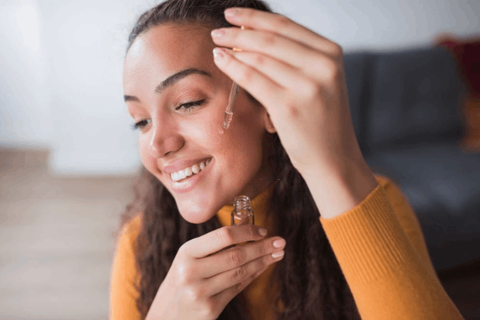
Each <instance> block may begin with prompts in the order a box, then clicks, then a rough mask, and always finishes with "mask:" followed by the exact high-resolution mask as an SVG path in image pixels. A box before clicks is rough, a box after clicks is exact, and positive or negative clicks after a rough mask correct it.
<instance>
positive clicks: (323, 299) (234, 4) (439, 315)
mask: <svg viewBox="0 0 480 320" xmlns="http://www.w3.org/2000/svg"><path fill="white" fill-rule="evenodd" d="M227 8H230V9H228V10H226V9H227ZM225 10H226V11H225ZM240 26H245V27H246V28H245V29H243V30H242V29H241V28H239V27H240ZM213 29H216V32H211V31H212V30H213ZM222 30H223V34H222V33H221V32H218V31H222ZM234 47H235V48H240V49H241V50H242V51H232V50H231V49H224V50H219V49H220V48H234ZM214 48H215V50H214V51H213V53H214V54H213V55H212V50H213V49H214ZM232 81H234V82H235V83H237V84H238V85H239V86H240V88H241V90H240V92H239V96H238V100H237V102H236V106H235V110H234V116H233V120H232V123H231V124H230V127H229V128H228V129H226V130H224V132H223V133H222V130H221V125H222V122H223V117H224V112H225V106H226V104H227V100H228V95H229V91H230V87H231V85H232ZM124 93H125V101H126V104H127V107H128V111H129V113H130V115H131V117H132V119H133V120H134V122H135V128H138V129H139V130H140V134H139V149H140V155H141V160H142V163H143V165H144V171H143V173H142V174H141V176H140V178H139V180H138V183H137V185H136V189H135V191H136V199H135V201H134V202H133V203H132V204H130V205H129V206H128V207H127V211H126V213H125V214H124V216H123V219H122V228H121V229H120V231H121V232H120V236H119V239H118V245H117V251H116V254H115V260H114V265H113V269H112V278H111V310H110V317H111V319H113V320H119V319H148V320H155V319H229V320H231V319H316V320H317V319H360V318H362V319H437V320H438V319H462V317H461V315H460V313H459V312H458V310H457V309H456V307H455V305H454V304H453V303H452V301H451V300H450V299H449V297H448V295H447V294H446V293H445V291H444V290H443V288H442V286H441V284H440V283H439V281H438V278H437V277H436V274H435V271H434V269H433V267H432V264H431V262H430V259H429V256H428V252H427V249H426V247H425V243H424V240H423V236H422V233H421V229H420V227H419V225H418V221H417V220H416V218H415V215H414V213H413V211H412V210H411V208H410V206H409V205H408V203H407V202H406V201H405V199H404V197H403V195H402V193H401V191H400V190H399V189H398V187H397V186H396V185H395V184H394V183H393V182H392V181H391V180H389V179H388V178H386V177H382V176H378V175H374V174H373V173H372V171H371V170H370V168H369V167H368V165H367V163H366V161H365V160H364V158H363V156H362V153H361V151H360V148H359V145H358V142H357V140H356V137H355V134H354V130H353V125H352V122H351V118H350V111H349V105H348V99H347V88H346V83H345V74H344V70H343V56H342V50H341V48H340V46H339V45H338V44H336V43H334V42H332V41H330V40H328V39H326V38H324V37H322V36H320V35H318V34H316V33H314V32H312V31H311V30H309V29H306V28H305V27H303V26H301V25H299V24H297V23H295V22H293V21H291V20H289V19H287V18H286V17H284V16H281V15H278V14H273V13H272V12H271V10H270V8H269V7H268V5H267V4H265V3H264V2H262V1H258V0H230V1H228V0H224V1H221V0H210V1H207V0H199V1H197V0H195V1H193V0H173V1H167V2H164V3H162V4H160V5H158V6H156V7H154V8H152V9H151V10H149V11H147V12H145V13H144V14H143V15H142V16H141V17H140V18H139V20H138V22H137V24H136V25H135V27H134V29H133V31H132V33H131V34H130V37H129V45H128V48H127V54H126V57H125V63H124ZM202 163H203V165H202ZM205 165H206V166H205ZM198 166H200V167H198ZM203 167H204V168H203ZM186 168H187V169H186ZM188 168H191V169H188ZM200 168H203V170H202V171H201V172H199V170H200ZM180 169H181V170H182V171H183V170H184V169H186V171H185V172H184V173H185V175H183V176H180V178H179V177H178V176H177V174H175V175H174V174H173V173H174V172H178V171H179V170H180ZM192 171H193V172H197V173H196V174H193V173H192ZM190 174H191V175H190ZM177 179H180V180H178V181H175V180H177ZM240 194H244V195H247V196H249V197H250V198H251V199H253V200H252V207H253V209H254V210H255V220H256V221H255V222H256V225H257V226H253V227H252V226H234V227H232V226H229V225H230V220H229V219H230V216H229V214H230V212H231V210H232V202H233V199H234V198H235V197H236V196H238V195H240ZM260 227H265V228H266V229H267V231H268V236H265V235H262V234H261V233H260ZM282 239H283V240H284V241H283V243H282V241H281V240H282ZM277 240H280V241H278V242H280V243H279V247H275V246H274V243H276V242H277ZM246 241H254V242H253V243H247V244H245V245H241V246H235V247H233V248H231V246H232V245H234V244H239V243H243V242H246ZM285 242H286V243H285ZM272 253H276V255H275V256H276V258H274V257H273V256H272Z"/></svg>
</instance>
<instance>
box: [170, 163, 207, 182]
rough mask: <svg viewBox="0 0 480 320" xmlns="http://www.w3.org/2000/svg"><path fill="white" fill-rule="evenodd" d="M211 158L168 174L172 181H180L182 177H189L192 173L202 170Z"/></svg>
mask: <svg viewBox="0 0 480 320" xmlns="http://www.w3.org/2000/svg"><path fill="white" fill-rule="evenodd" d="M210 160H211V159H208V160H207V161H205V162H204V161H202V162H200V165H198V164H194V165H193V166H191V167H188V168H185V169H184V170H180V171H177V172H174V173H172V174H170V176H171V178H172V180H173V181H180V180H182V179H185V178H186V177H190V176H191V175H192V174H194V173H195V174H197V173H199V172H200V171H202V170H203V169H204V168H205V167H206V166H208V164H209V163H210Z"/></svg>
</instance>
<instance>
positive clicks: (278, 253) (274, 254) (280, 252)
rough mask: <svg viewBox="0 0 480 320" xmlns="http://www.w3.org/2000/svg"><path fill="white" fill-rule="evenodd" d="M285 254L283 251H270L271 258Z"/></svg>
mask: <svg viewBox="0 0 480 320" xmlns="http://www.w3.org/2000/svg"><path fill="white" fill-rule="evenodd" d="M284 254H285V251H283V250H282V251H279V252H274V253H272V258H280V257H281V256H283V255H284Z"/></svg>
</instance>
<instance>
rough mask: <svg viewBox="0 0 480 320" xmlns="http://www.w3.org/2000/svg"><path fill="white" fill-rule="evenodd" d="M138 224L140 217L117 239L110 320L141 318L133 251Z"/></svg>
mask: <svg viewBox="0 0 480 320" xmlns="http://www.w3.org/2000/svg"><path fill="white" fill-rule="evenodd" d="M138 224H139V218H138V217H137V218H134V219H133V220H132V221H131V222H130V223H129V224H127V225H126V226H125V227H124V228H123V230H122V232H121V233H120V236H119V238H118V240H117V246H116V250H115V256H114V259H113V264H112V269H111V274H110V311H109V312H110V315H109V319H110V320H140V313H139V312H138V310H137V306H136V301H135V300H136V298H137V296H138V291H137V289H136V287H135V283H136V281H137V280H138V279H137V278H136V277H137V270H136V267H135V256H134V251H133V247H134V246H133V243H134V240H135V238H136V234H137V233H138V232H137V230H136V229H137V228H138Z"/></svg>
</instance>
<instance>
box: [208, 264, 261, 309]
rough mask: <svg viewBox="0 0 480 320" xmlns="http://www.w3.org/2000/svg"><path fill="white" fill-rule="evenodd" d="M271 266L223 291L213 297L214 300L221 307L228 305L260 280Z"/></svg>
mask: <svg viewBox="0 0 480 320" xmlns="http://www.w3.org/2000/svg"><path fill="white" fill-rule="evenodd" d="M268 267H269V266H266V267H264V268H263V269H261V270H259V271H258V272H256V273H255V274H253V275H251V276H250V277H248V278H247V279H245V280H243V281H242V282H240V283H238V284H236V285H233V286H232V287H230V288H228V289H225V290H223V291H222V292H219V293H217V294H216V295H214V296H212V299H213V300H215V301H216V302H217V303H219V304H220V305H227V304H228V303H229V302H230V301H231V300H232V299H233V298H235V296H236V295H237V294H239V293H240V292H242V291H243V290H244V289H245V288H246V287H247V286H248V285H249V284H250V283H252V281H253V280H255V279H256V278H258V277H259V276H260V275H261V274H262V273H263V272H265V270H267V269H268Z"/></svg>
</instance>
